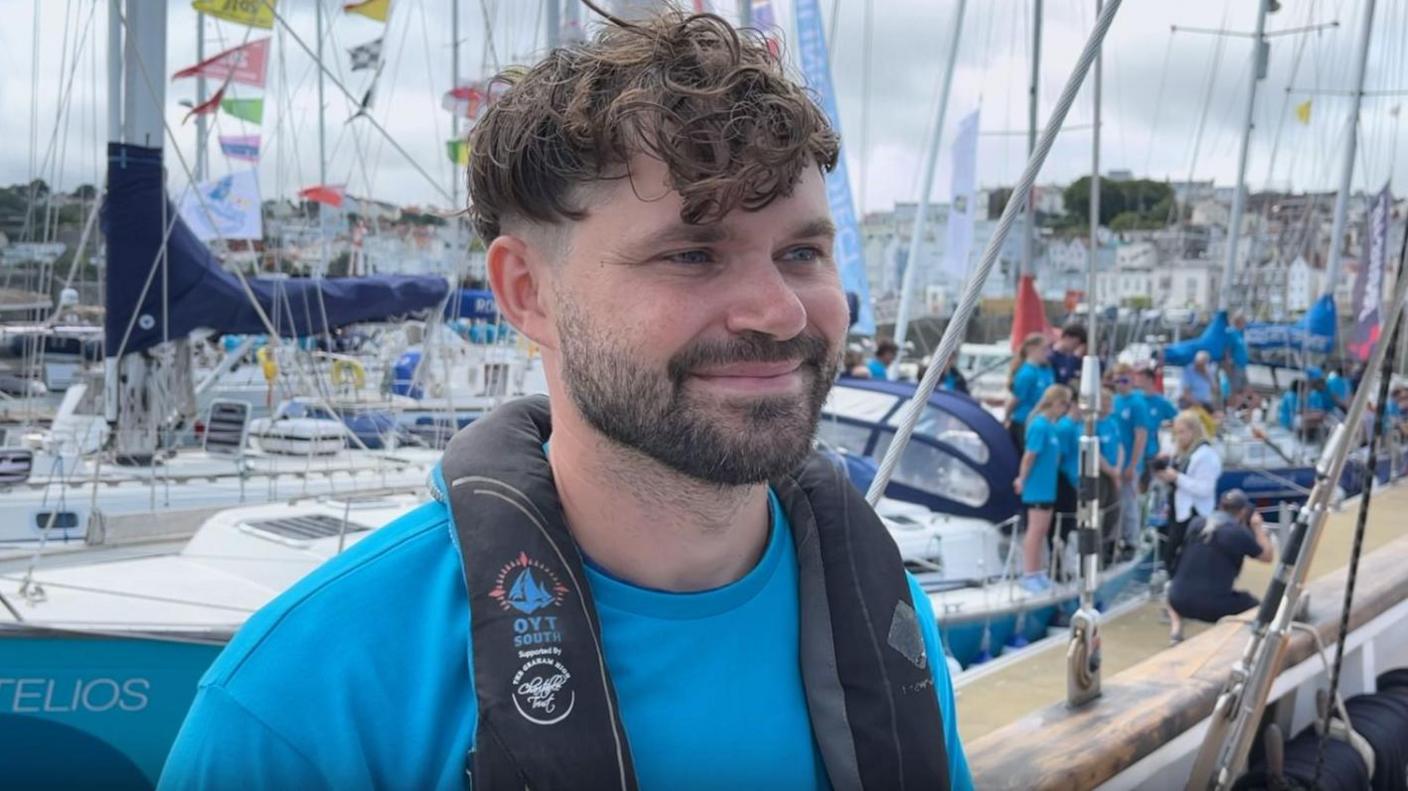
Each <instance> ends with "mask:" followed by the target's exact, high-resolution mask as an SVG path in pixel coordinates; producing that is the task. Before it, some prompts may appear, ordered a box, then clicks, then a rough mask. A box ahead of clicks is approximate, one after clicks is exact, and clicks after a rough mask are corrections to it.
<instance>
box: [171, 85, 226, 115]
mask: <svg viewBox="0 0 1408 791" xmlns="http://www.w3.org/2000/svg"><path fill="white" fill-rule="evenodd" d="M224 98H225V86H224V85H221V86H220V90H218V91H216V92H215V95H214V96H212V97H210V98H209V99H206V100H205V101H203V102H201V103H200V104H198V105H196V106H195V107H192V108H191V111H190V112H189V113H186V117H185V118H182V119H181V123H183V124H184V123H186V122H187V121H189V120H191V116H193V115H205V114H206V113H213V112H215V111H216V110H218V109H220V100H221V99H224Z"/></svg>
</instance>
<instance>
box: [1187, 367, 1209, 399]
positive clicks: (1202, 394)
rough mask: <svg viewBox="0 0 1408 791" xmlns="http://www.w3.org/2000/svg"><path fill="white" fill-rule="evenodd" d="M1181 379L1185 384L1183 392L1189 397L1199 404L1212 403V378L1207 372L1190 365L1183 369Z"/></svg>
mask: <svg viewBox="0 0 1408 791" xmlns="http://www.w3.org/2000/svg"><path fill="white" fill-rule="evenodd" d="M1179 379H1180V380H1181V383H1182V385H1183V392H1184V393H1186V394H1187V395H1188V397H1189V398H1191V399H1193V400H1194V401H1196V402H1198V403H1199V404H1211V403H1212V380H1211V379H1209V378H1208V376H1207V374H1204V373H1202V372H1201V371H1199V370H1198V369H1197V368H1194V367H1193V366H1191V365H1189V366H1187V367H1186V368H1184V369H1183V375H1182V376H1181V377H1179Z"/></svg>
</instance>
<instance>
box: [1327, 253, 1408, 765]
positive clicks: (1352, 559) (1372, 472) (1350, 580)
mask: <svg viewBox="0 0 1408 791" xmlns="http://www.w3.org/2000/svg"><path fill="white" fill-rule="evenodd" d="M1405 260H1408V231H1406V232H1405V233H1404V234H1403V245H1402V248H1401V249H1400V251H1399V255H1398V271H1399V272H1400V273H1402V272H1403V263H1404V261H1405ZM1400 276H1401V274H1400ZM1392 309H1393V310H1402V309H1403V308H1402V306H1401V305H1397V304H1395V305H1394V306H1393V308H1392ZM1402 334H1403V325H1402V324H1401V323H1399V324H1395V325H1394V328H1393V335H1392V336H1390V337H1389V340H1388V353H1387V354H1385V355H1384V361H1383V365H1382V367H1381V369H1380V371H1379V399H1378V404H1379V411H1378V412H1375V413H1374V424H1373V426H1372V427H1371V428H1370V430H1369V465H1368V469H1367V470H1366V471H1365V476H1366V477H1365V480H1364V495H1363V497H1361V498H1360V500H1359V514H1358V516H1357V518H1356V519H1355V523H1354V544H1353V546H1352V547H1351V548H1350V550H1349V571H1348V575H1347V576H1346V578H1345V584H1344V605H1343V606H1342V607H1341V608H1340V632H1339V640H1338V643H1337V644H1336V645H1335V663H1334V667H1333V668H1331V670H1330V700H1336V699H1338V697H1339V689H1340V668H1341V665H1342V664H1343V663H1344V643H1345V639H1346V638H1347V637H1348V636H1349V611H1350V608H1351V607H1352V606H1353V604H1354V586H1355V583H1356V582H1357V581H1358V578H1359V558H1360V555H1362V554H1363V551H1364V529H1365V527H1367V526H1368V522H1369V501H1370V500H1371V499H1373V495H1374V479H1375V478H1376V477H1378V450H1379V435H1380V434H1382V433H1383V414H1384V411H1385V407H1386V405H1387V404H1388V386H1389V381H1390V380H1391V379H1393V361H1394V358H1395V357H1397V355H1398V339H1399V338H1400V337H1401V336H1402ZM1329 735H1330V711H1329V709H1326V711H1325V717H1324V719H1323V721H1322V722H1321V728H1320V741H1319V744H1318V746H1317V747H1316V750H1315V774H1314V776H1313V779H1312V780H1311V782H1310V786H1311V788H1316V787H1318V786H1319V785H1320V772H1321V770H1323V769H1324V765H1325V742H1326V741H1327V740H1328V739H1329Z"/></svg>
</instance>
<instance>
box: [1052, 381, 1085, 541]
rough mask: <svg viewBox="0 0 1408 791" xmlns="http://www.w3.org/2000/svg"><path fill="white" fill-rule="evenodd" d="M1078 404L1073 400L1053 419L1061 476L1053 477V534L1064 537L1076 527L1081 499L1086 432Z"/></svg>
mask: <svg viewBox="0 0 1408 791" xmlns="http://www.w3.org/2000/svg"><path fill="white" fill-rule="evenodd" d="M1083 421H1084V417H1083V416H1082V413H1081V410H1080V405H1079V404H1077V403H1076V402H1075V400H1074V394H1072V401H1071V405H1070V407H1069V408H1068V409H1067V410H1066V413H1065V414H1064V415H1062V416H1061V418H1060V419H1059V420H1057V421H1056V435H1057V436H1058V437H1060V439H1061V464H1060V472H1061V474H1060V476H1059V477H1057V479H1056V509H1055V516H1053V517H1052V521H1053V524H1052V531H1051V533H1052V535H1057V536H1060V537H1061V538H1062V539H1063V540H1064V539H1065V538H1066V537H1067V536H1068V535H1069V534H1070V532H1071V531H1072V530H1074V529H1075V526H1076V509H1077V507H1079V505H1080V503H1079V499H1080V437H1081V434H1082V433H1084V431H1085V425H1084V422H1083Z"/></svg>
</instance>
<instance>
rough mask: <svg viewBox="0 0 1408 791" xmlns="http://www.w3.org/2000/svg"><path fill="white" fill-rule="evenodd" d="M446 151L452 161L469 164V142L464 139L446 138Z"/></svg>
mask: <svg viewBox="0 0 1408 791" xmlns="http://www.w3.org/2000/svg"><path fill="white" fill-rule="evenodd" d="M445 153H446V154H448V155H449V157H450V161H451V162H453V163H455V164H456V165H458V166H459V167H464V166H465V165H468V164H469V143H468V142H467V141H464V140H446V141H445Z"/></svg>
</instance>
